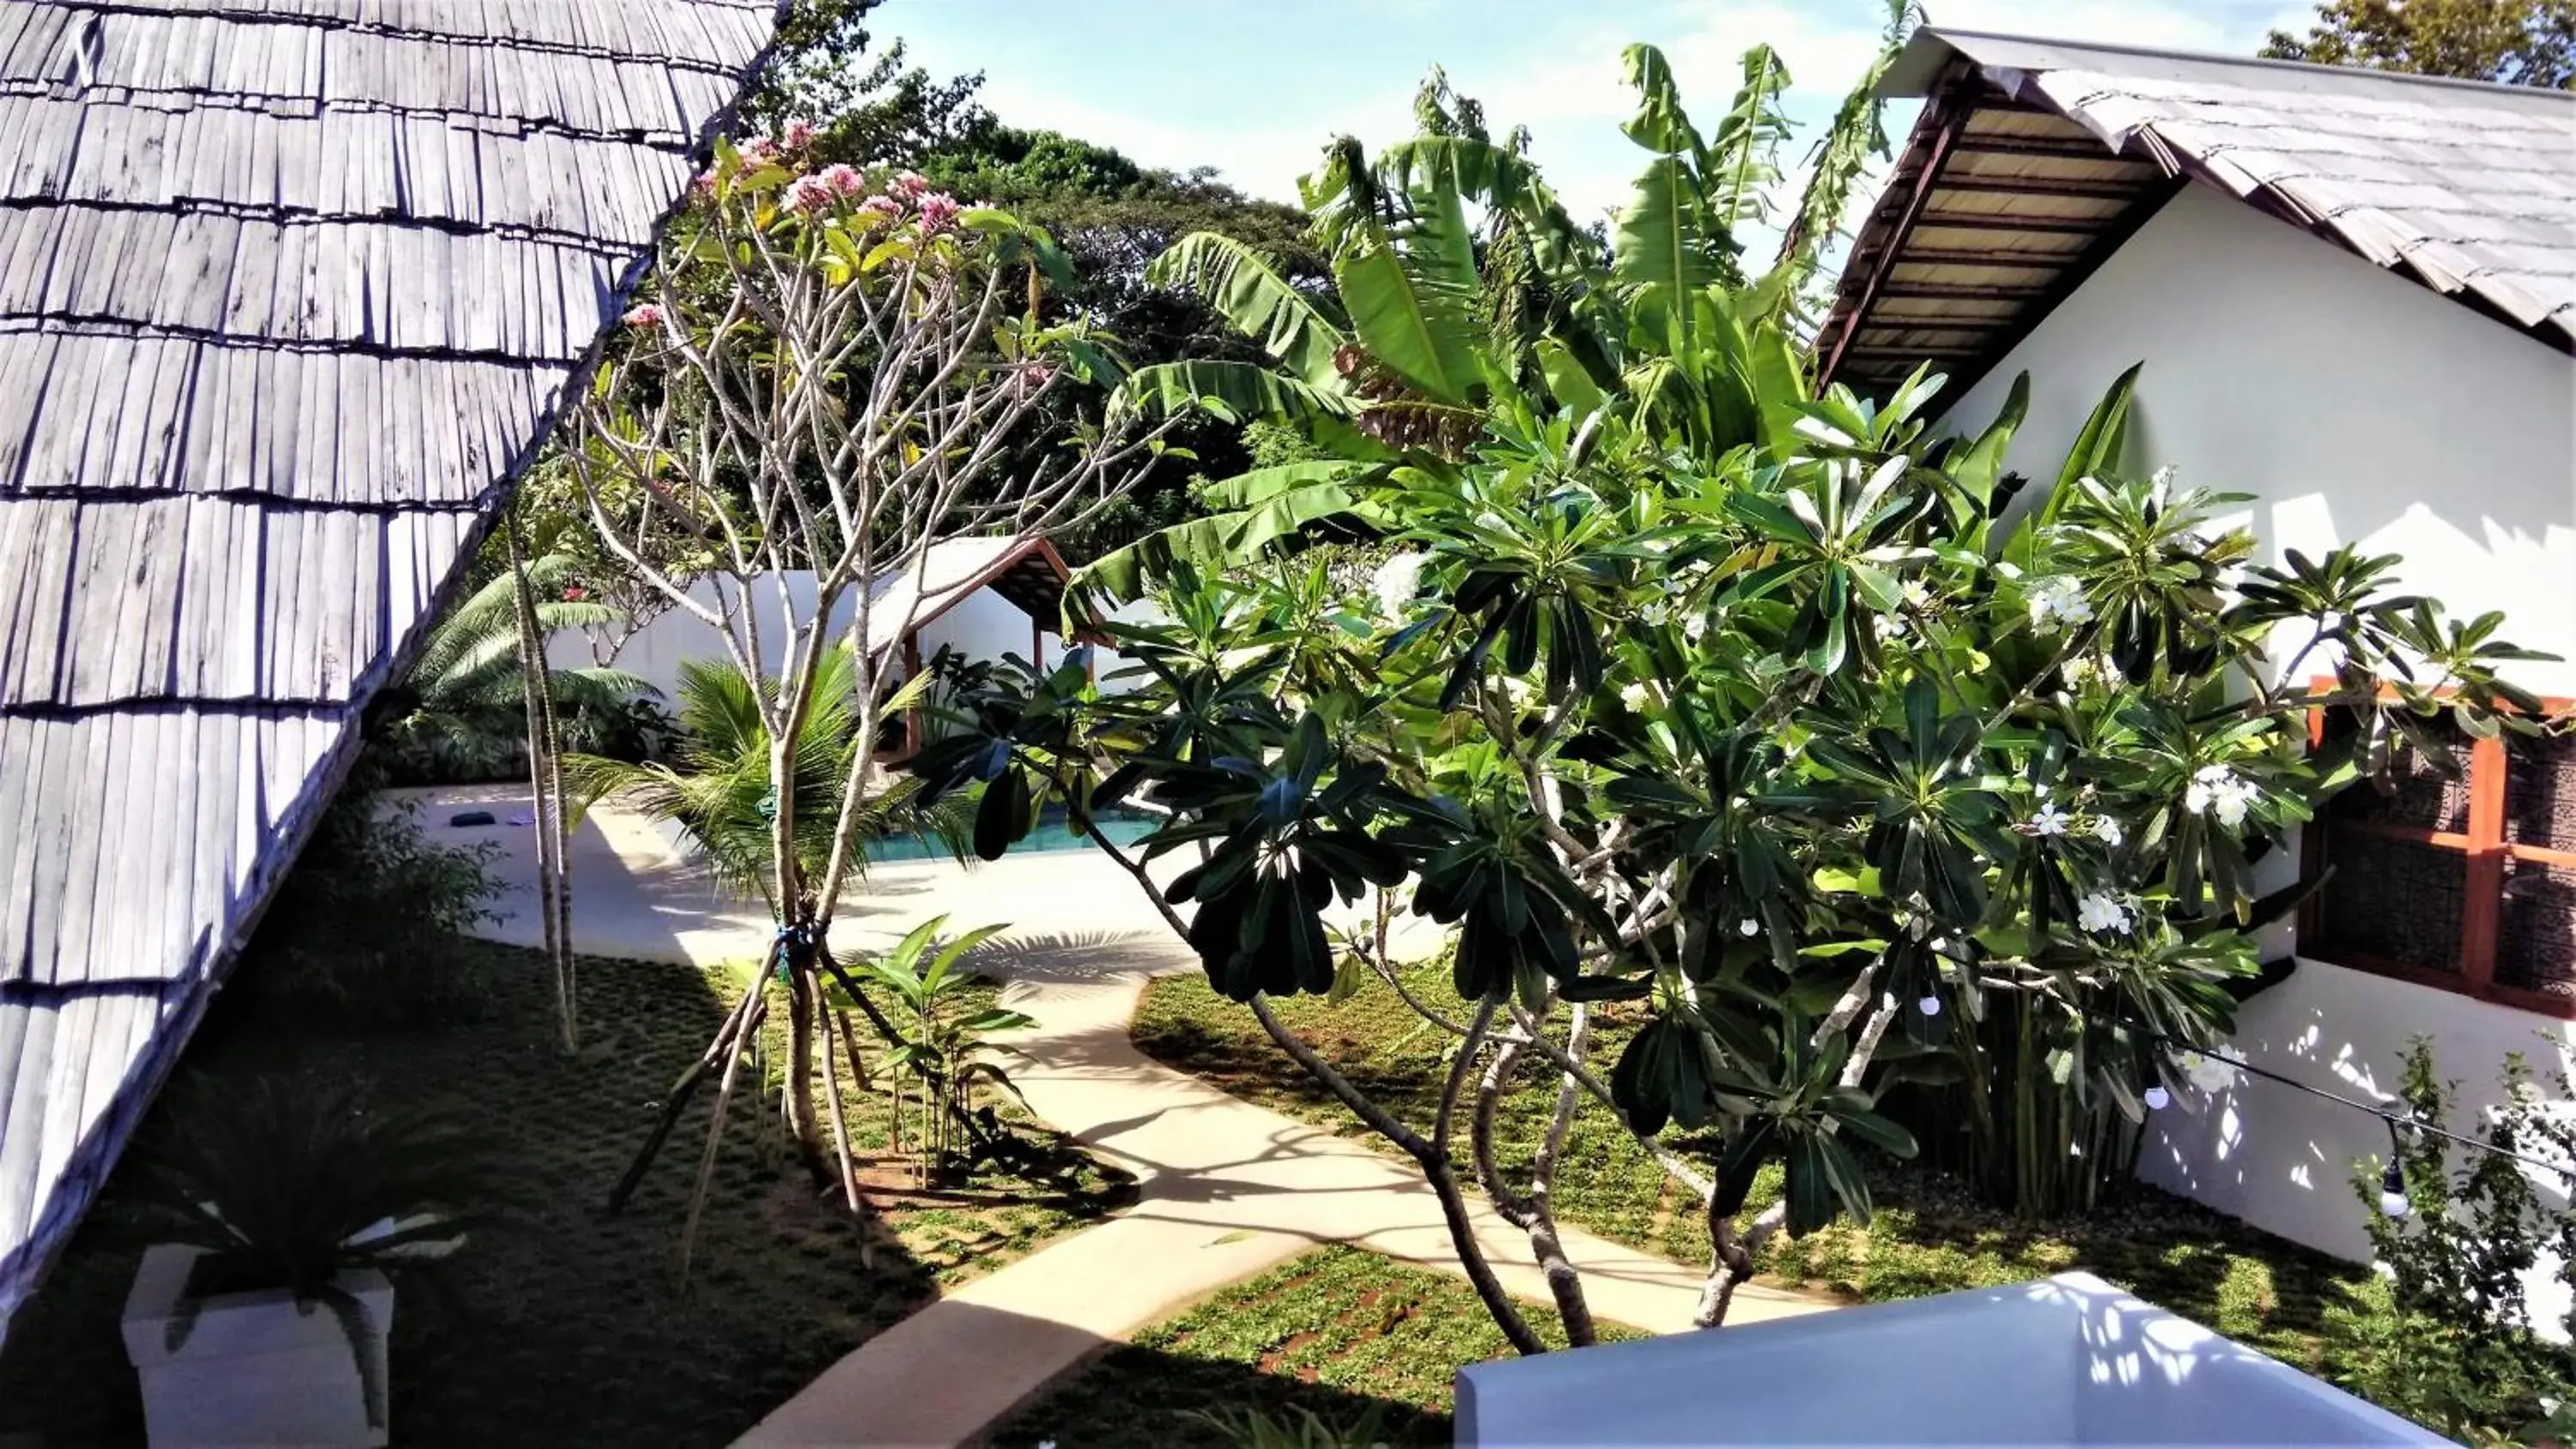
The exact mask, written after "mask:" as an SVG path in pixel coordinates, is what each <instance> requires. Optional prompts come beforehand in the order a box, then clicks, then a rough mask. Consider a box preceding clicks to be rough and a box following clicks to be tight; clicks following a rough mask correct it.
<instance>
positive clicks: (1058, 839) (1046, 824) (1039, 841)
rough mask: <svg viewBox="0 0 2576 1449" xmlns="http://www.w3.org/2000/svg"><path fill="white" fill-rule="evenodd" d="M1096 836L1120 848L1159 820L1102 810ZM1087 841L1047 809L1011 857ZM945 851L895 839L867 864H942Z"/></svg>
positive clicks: (915, 838)
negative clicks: (912, 862)
mask: <svg viewBox="0 0 2576 1449" xmlns="http://www.w3.org/2000/svg"><path fill="white" fill-rule="evenodd" d="M1095 819H1096V821H1097V823H1098V824H1099V826H1100V833H1101V834H1103V835H1106V836H1108V837H1109V838H1110V839H1111V840H1114V841H1116V842H1117V843H1118V844H1120V845H1133V844H1135V843H1136V842H1137V841H1139V840H1142V839H1144V838H1145V837H1146V836H1148V835H1151V834H1153V833H1154V832H1155V831H1157V830H1160V829H1162V828H1163V817H1162V816H1159V815H1148V814H1146V813H1144V812H1143V811H1137V810H1104V811H1101V812H1100V813H1099V815H1098V816H1096V817H1095ZM1090 848H1091V840H1090V838H1089V837H1088V836H1084V835H1081V834H1079V833H1077V832H1075V831H1074V830H1073V828H1072V827H1070V826H1068V825H1066V824H1065V823H1064V807H1063V806H1061V805H1050V806H1048V807H1046V808H1045V809H1044V810H1041V811H1039V812H1038V824H1037V828H1036V829H1035V830H1032V831H1030V832H1029V834H1028V838H1027V839H1025V840H1023V841H1021V842H1020V843H1019V844H1017V845H1014V846H1012V847H1011V854H1012V855H1026V854H1029V853H1030V852H1032V851H1041V850H1089V849H1090ZM947 856H948V850H947V847H945V846H943V845H941V844H940V843H939V842H938V841H935V840H932V839H930V838H929V837H927V836H921V835H895V836H889V837H887V838H886V839H883V840H879V841H876V842H874V843H872V844H870V845H869V846H868V859H870V860H944V859H946V858H947Z"/></svg>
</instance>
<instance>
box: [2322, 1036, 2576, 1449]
mask: <svg viewBox="0 0 2576 1449" xmlns="http://www.w3.org/2000/svg"><path fill="white" fill-rule="evenodd" d="M2504 1088H2505V1104H2504V1105H2503V1106H2502V1107H2500V1108H2498V1109H2497V1110H2496V1111H2495V1112H2494V1113H2492V1114H2491V1115H2490V1116H2489V1118H2488V1121H2487V1123H2486V1129H2485V1133H2484V1136H2483V1140H2484V1141H2485V1142H2486V1143H2487V1144H2488V1145H2489V1146H2491V1147H2495V1148H2497V1149H2500V1150H2501V1151H2504V1152H2512V1153H2520V1154H2523V1155H2525V1156H2536V1157H2539V1158H2541V1159H2543V1160H2551V1161H2559V1162H2576V1126H2571V1125H2570V1124H2569V1123H2568V1122H2567V1121H2566V1120H2565V1119H2564V1118H2562V1117H2558V1116H2554V1115H2551V1114H2550V1113H2549V1111H2548V1109H2547V1108H2546V1106H2545V1105H2544V1103H2543V1100H2542V1097H2541V1094H2540V1093H2539V1092H2538V1091H2537V1090H2536V1088H2535V1086H2534V1084H2533V1081H2532V1074H2531V1069H2530V1067H2529V1066H2528V1065H2526V1064H2525V1063H2524V1061H2523V1060H2522V1057H2521V1056H2520V1054H2518V1053H2517V1054H2516V1055H2514V1056H2512V1057H2510V1058H2508V1059H2507V1061H2506V1066H2505V1072H2504ZM2458 1089H2459V1084H2458V1083H2457V1082H2445V1081H2443V1080H2442V1079H2441V1078H2440V1077H2438V1076H2436V1075H2435V1068H2434V1062H2433V1044H2432V1042H2431V1041H2430V1040H2429V1039H2428V1038H2424V1037H2417V1038H2416V1039H2415V1041H2414V1042H2413V1044H2412V1045H2411V1046H2410V1047H2409V1048H2408V1050H2407V1054H2406V1068H2405V1076H2404V1082H2403V1086H2402V1088H2401V1091H2402V1095H2403V1096H2404V1099H2405V1103H2406V1109H2407V1111H2408V1112H2409V1113H2411V1114H2412V1115H2413V1116H2414V1118H2415V1119H2416V1120H2417V1121H2420V1122H2427V1123H2447V1122H2448V1121H2449V1120H2450V1117H2449V1112H2450V1107H2451V1104H2452V1101H2453V1099H2454V1097H2455V1096H2456V1094H2457V1092H2458ZM2566 1094H2567V1092H2566V1082H2565V1080H2564V1078H2563V1077H2562V1078H2561V1079H2560V1080H2559V1082H2558V1094H2557V1095H2558V1096H2559V1097H2561V1098H2564V1097H2565V1096H2566ZM2396 1157H2397V1165H2398V1168H2399V1170H2400V1172H2401V1174H2402V1176H2403V1179H2404V1182H2405V1191H2406V1197H2407V1199H2408V1207H2409V1210H2408V1211H2407V1212H2406V1213H2405V1214H2404V1215H2403V1216H2401V1217H2390V1216H2388V1215H2387V1214H2386V1213H2384V1212H2383V1211H2382V1210H2381V1207H2382V1204H2381V1201H2380V1199H2381V1196H2382V1193H2383V1191H2385V1189H2386V1184H2385V1181H2384V1179H2383V1177H2382V1172H2383V1170H2384V1164H2380V1163H2365V1164H2363V1165H2361V1166H2359V1167H2357V1168H2356V1169H2355V1170H2354V1173H2353V1189H2354V1191H2355V1192H2356V1193H2358V1194H2359V1195H2360V1197H2361V1199H2362V1201H2363V1202H2364V1203H2365V1204H2367V1205H2368V1208H2369V1212H2370V1242H2371V1248H2372V1250H2373V1253H2374V1254H2375V1256H2376V1257H2377V1259H2378V1261H2379V1263H2380V1265H2381V1268H2382V1271H2383V1272H2385V1273H2386V1274H2387V1275H2388V1276H2389V1279H2390V1285H2391V1289H2392V1293H2391V1296H2392V1298H2393V1299H2394V1301H2395V1304H2396V1311H2395V1312H2393V1313H2391V1314H2388V1315H2386V1316H2385V1317H2384V1318H2383V1319H2381V1320H2380V1321H2379V1322H2378V1323H2376V1324H2375V1325H2373V1327H2374V1328H2375V1329H2376V1330H2377V1332H2376V1333H2375V1334H2374V1335H2373V1336H2372V1337H2371V1338H2370V1340H2369V1341H2368V1342H2367V1343H2366V1344H2365V1345H2364V1347H2363V1349H2362V1351H2361V1352H2359V1353H2358V1354H2356V1355H2355V1362H2356V1369H2355V1373H2354V1384H2355V1387H2357V1388H2358V1389H2360V1391H2361V1392H2363V1393H2364V1394H2367V1395H2368V1396H2369V1397H2371V1398H2372V1399H2375V1400H2377V1401H2378V1402H2380V1403H2382V1404H2386V1405H2388V1406H2389V1407H2391V1408H2394V1409H2397V1410H2399V1411H2400V1412H2402V1413H2405V1414H2407V1415H2408V1416H2410V1417H2412V1418H2414V1419H2417V1420H2419V1421H2421V1422H2423V1423H2425V1424H2428V1425H2431V1426H2433V1427H2434V1428H2437V1429H2440V1430H2441V1431H2442V1432H2444V1433H2446V1434H2450V1435H2452V1436H2453V1437H2455V1438H2461V1439H2467V1440H2471V1441H2473V1442H2495V1441H2500V1440H2505V1439H2510V1438H2513V1437H2515V1436H2517V1435H2522V1436H2524V1437H2536V1436H2537V1435H2538V1434H2542V1433H2545V1434H2546V1435H2547V1437H2549V1438H2551V1439H2554V1440H2559V1441H2562V1442H2563V1441H2564V1439H2565V1438H2566V1436H2567V1432H2568V1430H2569V1429H2570V1428H2571V1427H2576V1426H2570V1425H2567V1424H2563V1423H2554V1424H2546V1425H2544V1423H2543V1421H2544V1420H2551V1419H2555V1418H2557V1416H2559V1415H2561V1414H2562V1413H2564V1412H2566V1408H2565V1406H2566V1405H2567V1403H2568V1401H2569V1400H2570V1399H2571V1398H2576V1356H2571V1355H2570V1353H2569V1350H2568V1346H2567V1344H2566V1343H2564V1342H2558V1343H2552V1342H2550V1341H2548V1339H2546V1338H2544V1337H2543V1336H2542V1334H2541V1332H2540V1331H2539V1330H2540V1328H2541V1325H2540V1324H2538V1323H2536V1322H2534V1320H2533V1317H2532V1312H2531V1304H2530V1301H2529V1295H2528V1293H2527V1291H2526V1282H2527V1275H2528V1274H2529V1273H2530V1272H2531V1270H2532V1269H2533V1268H2534V1267H2535V1266H2536V1265H2537V1264H2538V1263H2539V1262H2540V1260H2541V1258H2542V1256H2543V1255H2544V1254H2550V1255H2554V1256H2555V1257H2556V1258H2557V1261H2558V1268H2557V1272H2558V1277H2559V1280H2560V1281H2561V1282H2566V1283H2570V1284H2576V1214H2571V1213H2570V1212H2569V1211H2568V1210H2567V1209H2566V1208H2564V1207H2553V1206H2552V1205H2551V1204H2550V1203H2549V1202H2548V1200H2547V1199H2546V1198H2544V1197H2543V1195H2542V1193H2541V1191H2540V1188H2539V1186H2538V1185H2537V1184H2535V1183H2534V1182H2533V1180H2532V1178H2531V1177H2530V1176H2529V1175H2528V1174H2527V1173H2526V1172H2525V1170H2524V1169H2523V1168H2522V1167H2521V1166H2520V1165H2518V1164H2516V1163H2515V1162H2513V1161H2512V1160H2511V1159H2510V1158H2506V1157H2500V1156H2498V1155H2496V1154H2495V1153H2492V1152H2479V1151H2475V1150H2472V1149H2468V1148H2464V1147H2458V1146H2456V1145H2455V1144H2452V1143H2449V1142H2446V1141H2444V1140H2442V1139H2440V1138H2437V1137H2433V1136H2431V1135H2429V1134H2426V1133H2421V1132H2413V1133H2407V1134H2406V1135H2405V1136H2404V1137H2403V1138H2402V1139H2401V1141H2400V1144H2399V1146H2398V1148H2397V1150H2396ZM2565 1312H2566V1317H2565V1318H2564V1320H2562V1321H2561V1322H2559V1323H2557V1324H2554V1325H2551V1327H2552V1328H2553V1329H2555V1330H2556V1331H2557V1332H2559V1333H2560V1334H2562V1335H2567V1334H2576V1307H2570V1308H2569V1309H2567V1310H2565Z"/></svg>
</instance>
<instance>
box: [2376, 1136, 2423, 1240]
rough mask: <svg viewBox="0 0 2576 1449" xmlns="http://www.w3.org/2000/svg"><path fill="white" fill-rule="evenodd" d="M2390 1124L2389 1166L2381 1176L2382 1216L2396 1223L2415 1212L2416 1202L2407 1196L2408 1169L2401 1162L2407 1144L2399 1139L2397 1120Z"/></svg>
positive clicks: (2380, 1209)
mask: <svg viewBox="0 0 2576 1449" xmlns="http://www.w3.org/2000/svg"><path fill="white" fill-rule="evenodd" d="M2385 1120H2386V1121H2387V1123H2388V1166H2387V1167H2386V1168H2384V1169H2382V1170H2381V1171H2380V1174H2379V1211H2380V1215H2381V1216H2383V1217H2386V1218H2388V1219H2389V1220H2390V1221H2392V1222H2394V1221H2397V1220H2399V1219H2402V1218H2404V1217H2406V1216H2407V1215H2408V1214H2410V1213H2412V1212H2414V1211H2415V1204H2414V1202H2413V1201H2412V1200H2411V1199H2409V1198H2408V1197H2407V1196H2406V1168H2405V1165H2404V1164H2403V1163H2402V1162H2400V1161H2399V1158H2400V1156H2401V1155H2402V1154H2403V1153H2404V1151H2405V1146H2406V1144H2405V1143H2404V1142H2402V1141H2400V1140H2399V1139H2398V1136H2397V1119H2396V1118H2394V1117H2390V1118H2386V1119H2385Z"/></svg>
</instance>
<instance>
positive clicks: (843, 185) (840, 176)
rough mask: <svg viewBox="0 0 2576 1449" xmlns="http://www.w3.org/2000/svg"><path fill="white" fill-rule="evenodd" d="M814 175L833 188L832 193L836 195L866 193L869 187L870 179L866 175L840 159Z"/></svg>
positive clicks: (848, 195)
mask: <svg viewBox="0 0 2576 1449" xmlns="http://www.w3.org/2000/svg"><path fill="white" fill-rule="evenodd" d="M814 176H815V179H816V180H818V181H821V182H822V183H823V184H824V185H825V186H828V187H830V188H832V194H833V195H834V196H841V197H850V196H859V195H862V194H864V193H865V192H866V191H867V189H868V181H867V178H866V177H864V176H861V175H860V174H859V173H858V171H857V169H856V168H854V167H851V166H847V165H844V164H842V163H841V162H838V161H835V162H833V163H832V164H831V165H829V166H826V167H824V168H823V169H822V170H820V171H817V172H815V173H814Z"/></svg>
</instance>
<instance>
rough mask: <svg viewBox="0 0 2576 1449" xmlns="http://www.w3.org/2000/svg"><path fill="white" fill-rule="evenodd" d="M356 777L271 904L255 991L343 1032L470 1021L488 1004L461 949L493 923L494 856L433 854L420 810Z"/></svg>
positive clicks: (485, 852)
mask: <svg viewBox="0 0 2576 1449" xmlns="http://www.w3.org/2000/svg"><path fill="white" fill-rule="evenodd" d="M374 785H375V779H374V778H373V774H372V772H371V771H368V770H365V769H364V767H362V769H361V774H360V776H359V777H353V778H352V779H351V781H350V782H349V784H348V786H347V787H346V788H345V789H343V790H342V791H341V794H340V798H339V799H337V800H335V801H333V802H332V805H331V808H330V809H329V810H328V811H327V812H325V813H324V815H323V817H322V820H321V822H320V824H319V825H317V826H316V827H315V829H314V833H313V839H312V841H311V842H310V843H309V844H307V845H306V846H305V848H304V854H303V855H302V856H301V857H299V858H298V859H297V860H296V863H295V868H294V869H293V871H291V872H290V873H289V874H288V875H287V877H286V880H285V882H284V884H282V885H281V886H279V888H278V892H277V898H276V899H275V900H274V901H272V902H270V904H269V908H268V914H267V916H266V918H265V920H264V923H263V924H262V926H261V928H260V931H259V934H258V935H257V936H256V937H254V938H253V940H252V943H251V946H250V949H249V951H248V953H247V954H246V957H245V962H244V966H243V971H242V976H243V979H244V981H245V982H246V983H248V984H249V986H250V987H251V989H252V990H254V991H257V992H259V993H262V994H266V995H271V996H275V997H282V998H286V999H288V1000H289V1001H291V1002H292V1003H293V1004H294V1005H296V1006H297V1007H298V1008H299V1009H303V1010H307V1011H313V1012H317V1013H319V1014H321V1015H323V1016H324V1017H326V1018H328V1019H332V1020H336V1021H338V1022H340V1023H341V1024H345V1025H359V1026H400V1025H407V1024H411V1023H414V1022H418V1021H422V1020H429V1019H440V1018H453V1017H456V1016H461V1015H465V1014H468V1013H470V1012H472V1011H473V1010H475V1009H476V1008H477V1007H478V1006H479V1005H480V1003H481V1000H482V996H483V993H482V991H481V990H480V988H479V986H478V984H477V978H476V976H475V974H474V972H473V970H472V969H471V968H470V967H469V966H468V965H466V964H465V960H464V958H463V957H462V956H461V955H460V953H458V952H457V951H456V949H455V945H456V939H457V937H458V936H459V935H460V934H462V933H463V932H464V931H465V930H467V929H468V928H469V927H471V926H473V925H474V924H475V923H476V922H477V921H481V920H485V919H488V918H490V916H491V914H492V913H491V911H490V910H489V909H488V907H487V905H486V902H488V901H489V900H490V899H491V897H492V895H493V893H494V891H495V890H496V889H497V888H498V887H497V886H496V884H495V882H494V881H493V879H492V876H491V872H490V866H491V863H492V860H493V858H494V856H495V855H496V854H497V853H498V852H497V851H496V850H495V848H494V847H492V846H490V845H482V846H476V847H473V848H470V849H468V848H458V847H454V846H442V845H437V844H433V843H432V842H431V841H430V840H429V838H428V837H427V836H426V835H424V834H423V833H422V831H421V828H420V824H419V822H418V820H417V819H416V818H415V816H416V815H417V809H416V807H413V806H411V805H409V804H401V805H393V804H389V803H388V802H386V801H385V799H384V797H383V796H382V795H381V794H380V793H378V791H377V790H376V789H375V788H374Z"/></svg>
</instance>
